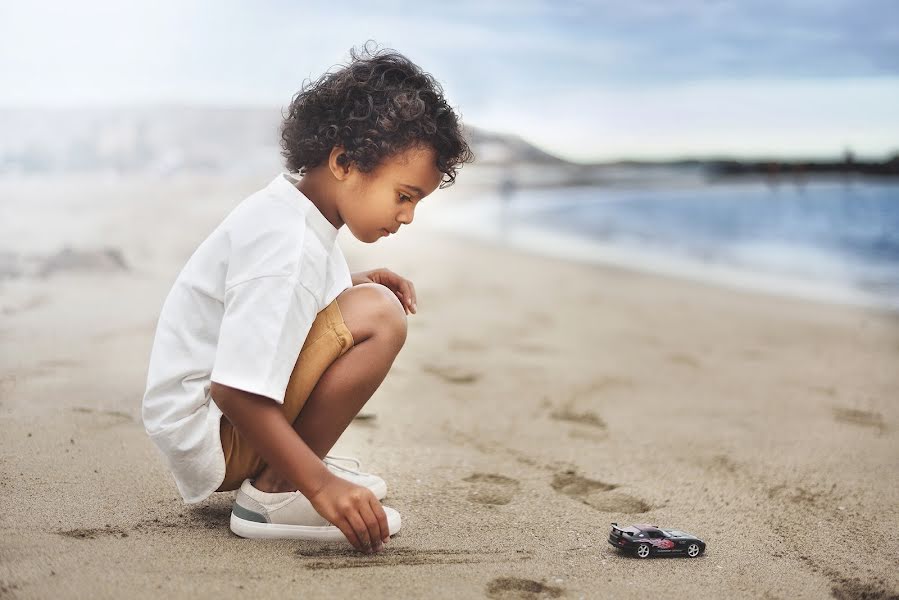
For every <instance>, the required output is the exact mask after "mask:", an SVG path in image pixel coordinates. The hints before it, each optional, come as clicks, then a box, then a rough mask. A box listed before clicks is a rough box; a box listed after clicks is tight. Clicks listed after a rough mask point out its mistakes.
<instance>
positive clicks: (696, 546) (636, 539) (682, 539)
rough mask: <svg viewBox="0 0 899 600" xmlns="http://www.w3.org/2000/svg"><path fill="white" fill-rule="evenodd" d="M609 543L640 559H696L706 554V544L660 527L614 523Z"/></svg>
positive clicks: (692, 536) (692, 537) (687, 534)
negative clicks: (667, 556) (675, 556)
mask: <svg viewBox="0 0 899 600" xmlns="http://www.w3.org/2000/svg"><path fill="white" fill-rule="evenodd" d="M609 543H610V544H612V545H613V546H615V547H616V548H618V549H620V550H624V551H626V552H633V553H634V554H636V555H637V557H638V558H649V557H650V556H652V555H653V554H686V555H687V556H689V557H690V558H696V557H697V556H699V555H700V554H702V553H703V552H705V542H703V541H702V540H701V539H699V538H698V537H696V536H695V535H690V534H689V533H685V532H683V531H679V530H677V529H662V528H660V527H659V526H658V525H645V524H637V525H631V526H630V527H622V526H620V525H618V523H612V533H610V534H609Z"/></svg>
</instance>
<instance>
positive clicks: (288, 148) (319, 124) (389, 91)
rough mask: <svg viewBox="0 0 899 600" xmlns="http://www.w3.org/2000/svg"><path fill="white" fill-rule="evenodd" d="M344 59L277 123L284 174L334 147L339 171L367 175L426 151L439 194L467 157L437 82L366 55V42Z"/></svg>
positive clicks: (397, 57) (393, 59)
mask: <svg viewBox="0 0 899 600" xmlns="http://www.w3.org/2000/svg"><path fill="white" fill-rule="evenodd" d="M369 41H371V40H369ZM366 55H367V56H366ZM350 57H351V58H352V61H351V62H350V64H349V65H346V66H342V67H343V68H341V69H340V70H338V71H335V72H333V73H325V74H324V75H322V76H321V77H320V78H319V79H318V81H316V82H314V83H312V84H311V86H308V87H307V85H306V83H305V82H304V84H303V87H302V89H301V90H300V91H299V92H298V93H297V94H296V95H295V96H294V97H293V100H292V101H291V103H290V107H289V108H288V112H287V114H286V115H285V116H284V121H283V123H282V124H281V148H282V149H283V152H282V154H283V155H284V158H285V159H287V168H288V169H289V170H290V171H292V172H297V173H300V174H304V173H305V172H306V170H307V169H309V168H311V167H315V166H317V165H320V164H322V163H323V162H324V161H326V160H327V158H328V156H329V155H330V153H331V149H332V148H333V147H334V146H342V147H343V148H344V149H345V151H346V158H344V157H341V165H342V166H347V165H349V164H351V163H352V164H355V165H356V167H357V168H358V169H359V170H360V171H362V172H363V173H369V172H371V171H372V170H374V169H375V168H376V167H377V166H378V164H380V162H381V161H382V160H383V159H384V158H386V157H388V156H390V155H392V154H395V153H397V152H402V151H404V150H407V149H409V148H413V147H417V146H431V147H433V148H434V150H435V151H436V153H437V168H438V169H439V170H440V171H441V172H442V173H444V174H445V177H444V179H443V180H442V183H441V184H440V188H444V187H448V186H450V185H452V184H453V182H454V181H455V179H456V167H457V166H459V165H462V164H463V163H467V162H471V161H472V160H473V159H474V154H473V153H472V151H471V149H470V148H469V146H468V142H467V141H466V140H465V138H464V137H463V135H462V127H461V125H460V123H459V121H458V119H457V118H456V115H455V113H454V112H453V110H452V108H450V106H449V105H448V104H447V103H446V100H445V99H444V97H443V88H442V87H441V86H440V84H439V83H438V82H437V81H436V80H435V79H434V78H433V77H432V76H431V75H430V74H428V73H425V72H423V71H422V70H421V68H420V67H418V66H417V65H416V64H415V63H413V62H412V61H410V60H409V59H408V58H406V57H405V56H403V55H402V54H400V53H398V52H395V51H392V50H382V51H376V52H372V51H371V50H369V48H368V42H366V44H365V45H364V46H363V50H362V53H361V54H359V53H357V52H356V50H355V49H351V50H350Z"/></svg>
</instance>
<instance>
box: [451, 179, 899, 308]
mask: <svg viewBox="0 0 899 600" xmlns="http://www.w3.org/2000/svg"><path fill="white" fill-rule="evenodd" d="M481 200H482V201H480V202H473V203H469V204H468V207H467V208H465V209H463V210H462V211H457V212H455V213H454V214H452V215H444V218H441V222H442V224H443V225H444V226H446V227H449V228H450V229H453V230H456V231H460V232H461V231H464V232H466V233H468V234H473V235H477V236H481V237H488V238H492V239H495V240H497V241H502V242H504V243H507V244H509V245H512V246H515V247H519V248H523V249H527V250H532V251H536V252H540V253H544V254H548V255H552V256H557V257H562V258H569V259H576V260H582V261H591V262H604V263H611V264H617V265H619V266H625V267H629V268H636V269H643V270H649V271H655V272H660V273H665V274H669V275H675V276H682V277H688V278H693V279H699V280H704V281H709V282H715V283H719V284H724V285H728V286H733V287H738V288H748V289H755V290H764V291H769V292H775V293H780V294H786V295H790V296H799V297H807V298H813V299H819V300H825V301H832V302H839V303H851V304H860V305H869V306H878V307H886V308H890V309H893V310H899V182H895V181H888V180H887V181H885V180H870V179H839V180H830V181H808V182H805V183H802V182H782V183H773V182H767V181H754V182H746V183H733V184H709V185H702V186H689V187H685V188H681V189H673V188H670V187H669V188H666V187H664V186H656V187H653V188H651V189H634V188H622V187H598V186H597V187H558V188H538V189H517V190H506V191H504V192H503V193H497V194H493V195H485V196H484V197H483V198H482V199H481Z"/></svg>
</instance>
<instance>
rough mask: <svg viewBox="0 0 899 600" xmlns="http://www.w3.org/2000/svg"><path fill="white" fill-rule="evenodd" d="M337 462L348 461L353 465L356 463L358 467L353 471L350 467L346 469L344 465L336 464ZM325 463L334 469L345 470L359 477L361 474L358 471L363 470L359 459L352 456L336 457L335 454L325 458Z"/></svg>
mask: <svg viewBox="0 0 899 600" xmlns="http://www.w3.org/2000/svg"><path fill="white" fill-rule="evenodd" d="M337 460H346V461H349V462H352V463H354V464H355V465H356V468H355V469H351V468H349V467H344V466H343V465H338V464H335V462H334V461H337ZM324 462H326V463H328V464H329V465H331V466H332V467H335V468H338V469H341V470H343V471H347V472H349V473H355V474H356V475H359V474H360V471H358V470H357V469H361V468H362V463H361V462H359V460H358V459H356V458H353V457H352V456H337V455H335V454H328V455H327V456H325V458H324Z"/></svg>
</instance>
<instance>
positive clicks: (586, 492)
mask: <svg viewBox="0 0 899 600" xmlns="http://www.w3.org/2000/svg"><path fill="white" fill-rule="evenodd" d="M550 485H551V486H552V488H553V489H554V490H555V491H557V492H559V493H560V494H564V495H566V496H568V497H570V498H574V499H575V500H577V501H579V502H582V503H583V504H586V505H587V506H589V507H591V508H594V509H596V510H598V511H601V512H617V513H630V514H636V513H644V512H646V511H648V510H649V509H650V508H652V507H651V506H650V505H649V504H647V503H646V502H644V501H642V500H640V499H639V498H636V497H634V496H631V495H630V494H625V493H624V492H619V491H614V490H615V489H616V488H617V487H618V486H617V485H615V484H612V483H605V482H602V481H597V480H595V479H588V478H586V477H582V476H580V475H578V474H577V473H576V472H575V471H571V470H568V471H564V472H562V473H556V474H555V475H554V476H553V481H552V483H551V484H550Z"/></svg>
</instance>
